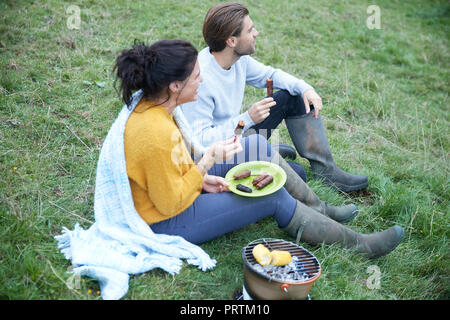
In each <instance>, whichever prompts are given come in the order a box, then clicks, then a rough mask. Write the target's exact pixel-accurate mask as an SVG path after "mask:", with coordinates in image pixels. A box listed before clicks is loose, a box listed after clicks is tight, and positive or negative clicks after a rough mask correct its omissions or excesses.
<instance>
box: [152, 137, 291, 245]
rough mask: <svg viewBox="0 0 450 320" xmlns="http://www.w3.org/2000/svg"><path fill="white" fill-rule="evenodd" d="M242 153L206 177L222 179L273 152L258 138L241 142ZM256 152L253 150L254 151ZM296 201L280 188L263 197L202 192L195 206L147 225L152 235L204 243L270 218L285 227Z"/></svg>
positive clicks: (213, 168)
mask: <svg viewBox="0 0 450 320" xmlns="http://www.w3.org/2000/svg"><path fill="white" fill-rule="evenodd" d="M242 145H243V149H244V150H243V151H242V152H241V153H240V154H238V155H236V156H235V158H234V161H230V163H222V164H215V165H214V166H213V167H212V168H211V170H209V172H208V174H211V175H216V176H221V177H225V175H226V173H227V172H228V171H229V170H230V169H231V168H233V167H234V166H236V165H237V164H239V163H242V162H247V161H255V160H259V161H270V159H271V157H272V149H271V146H270V144H269V143H268V142H267V140H266V139H265V138H264V137H262V136H260V135H251V136H249V137H245V138H244V139H243V140H242ZM255 150H256V151H255ZM296 206H297V201H296V200H295V199H294V198H293V197H292V196H291V195H290V194H289V193H288V192H287V191H286V189H284V188H281V189H280V190H278V191H277V192H275V193H273V194H270V195H268V196H264V197H256V198H249V197H242V196H239V195H236V194H234V193H231V192H221V193H202V194H200V195H199V196H198V197H197V199H195V201H194V203H193V204H192V205H191V206H190V207H189V208H187V209H186V210H185V211H183V212H182V213H180V214H178V215H177V216H175V217H173V218H170V219H168V220H164V221H161V222H158V223H154V224H152V225H150V228H151V229H152V230H153V232H155V233H164V234H170V235H179V236H182V237H183V238H184V239H186V240H187V241H189V242H191V243H196V244H199V243H203V242H206V241H208V240H211V239H214V238H217V237H219V236H221V235H223V234H226V233H228V232H231V231H234V230H238V229H240V228H243V227H245V226H246V225H249V224H250V223H254V222H256V221H258V220H261V219H263V218H266V217H273V218H274V219H275V220H276V221H277V223H278V226H279V227H280V228H282V227H285V226H287V225H288V223H289V222H290V221H291V219H292V216H293V215H294V211H295V208H296Z"/></svg>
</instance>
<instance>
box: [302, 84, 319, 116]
mask: <svg viewBox="0 0 450 320" xmlns="http://www.w3.org/2000/svg"><path fill="white" fill-rule="evenodd" d="M303 102H304V103H305V110H306V113H309V112H310V111H311V108H310V107H309V105H310V104H312V105H313V106H314V118H318V117H319V112H320V110H322V98H321V97H320V96H319V95H318V94H317V92H316V91H314V89H309V90H306V91H305V92H303Z"/></svg>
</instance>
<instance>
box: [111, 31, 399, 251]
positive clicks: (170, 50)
mask: <svg viewBox="0 0 450 320" xmlns="http://www.w3.org/2000/svg"><path fill="white" fill-rule="evenodd" d="M115 68H116V69H117V77H118V79H119V80H120V91H121V93H122V97H123V100H124V102H125V103H126V104H127V105H129V104H130V102H131V96H132V93H133V92H134V91H137V90H141V91H142V98H141V100H140V102H139V103H138V105H137V106H136V107H135V109H134V111H133V113H132V114H131V115H130V117H129V119H128V121H127V124H126V127H125V137H124V139H125V158H126V168H127V173H128V178H129V182H130V187H131V191H132V196H133V201H134V205H135V207H136V210H137V212H138V213H139V215H140V216H141V217H142V219H144V220H145V222H146V223H147V224H148V225H149V226H150V228H151V229H152V230H153V232H155V233H157V234H170V235H180V236H182V237H183V238H184V239H186V240H187V241H189V242H192V243H196V244H198V243H202V242H205V241H208V240H211V239H214V238H216V237H218V236H220V235H223V234H225V233H228V232H231V231H233V230H237V229H239V228H242V227H244V226H246V225H248V224H250V223H253V222H256V221H258V220H260V219H262V218H265V217H268V216H272V217H273V218H274V219H275V220H276V221H277V223H278V226H279V227H280V228H282V229H283V230H285V231H286V232H287V233H288V234H290V235H291V236H294V237H296V238H297V240H303V241H305V242H308V243H310V244H319V243H322V242H325V243H328V244H332V243H340V244H342V245H343V246H345V247H347V248H354V249H356V250H357V251H358V252H361V253H364V254H366V256H368V257H369V258H374V257H378V256H382V255H384V254H387V253H389V252H390V251H392V250H393V249H394V248H395V247H396V246H397V245H398V244H399V243H400V241H401V239H402V237H403V229H402V228H401V227H399V226H394V227H392V228H390V229H388V230H385V231H383V232H380V233H376V234H370V235H361V234H358V233H356V232H354V231H352V230H351V229H349V228H347V227H345V226H343V225H342V224H341V223H339V222H345V221H349V220H351V219H352V218H353V217H354V216H355V215H356V214H357V208H356V207H355V206H354V205H347V206H342V207H334V206H330V205H327V204H326V203H325V202H323V201H321V200H320V199H319V198H318V197H317V195H315V193H314V192H313V191H312V190H311V189H310V188H309V187H308V186H307V185H306V184H305V183H304V182H303V180H302V179H300V178H299V176H298V175H297V174H296V173H295V172H294V171H293V170H292V168H291V167H290V166H289V165H288V164H287V163H286V162H285V161H284V160H283V159H282V158H281V157H280V156H279V154H278V153H277V152H275V151H273V150H272V149H271V147H270V145H269V144H268V142H267V141H266V140H265V139H264V138H263V137H262V136H259V135H252V136H249V137H246V138H244V139H243V141H242V142H241V141H239V140H237V141H234V140H233V139H230V140H226V141H221V142H217V143H215V144H213V145H212V146H211V147H210V148H209V149H208V150H207V151H206V153H205V154H204V155H203V157H202V158H201V159H200V161H199V162H198V163H194V162H193V160H192V159H191V157H190V155H189V152H188V151H187V149H186V147H185V145H184V143H183V138H182V136H181V133H180V131H179V129H178V127H177V126H176V123H175V122H174V119H173V115H172V113H173V111H174V110H175V108H176V107H177V106H178V105H180V104H183V103H186V102H189V101H194V100H196V99H197V89H198V87H199V85H200V83H201V81H202V77H201V74H200V70H199V65H198V62H197V50H196V49H195V48H194V47H193V46H192V45H191V44H190V43H188V42H186V41H182V40H162V41H157V42H155V43H154V44H152V45H151V46H146V45H143V44H135V45H134V46H133V48H132V49H130V50H124V51H123V52H122V53H121V55H120V56H119V57H118V58H117V61H116V65H115ZM255 146H257V147H255ZM250 150H268V152H267V153H264V152H259V153H257V154H251V152H250ZM252 157H253V159H251V158H252ZM239 159H243V160H244V161H249V160H264V161H271V162H276V163H278V164H279V165H280V166H281V167H282V168H283V169H284V170H285V171H286V173H287V177H288V178H287V182H286V185H285V187H283V188H281V189H280V190H278V191H277V192H275V193H273V194H271V195H268V196H264V197H257V198H247V197H241V196H238V195H236V194H233V193H231V192H228V191H229V190H228V183H227V182H226V181H225V179H224V176H225V174H226V173H227V172H228V170H230V169H231V168H232V167H233V166H235V165H237V164H238V163H239V162H240V161H242V160H239ZM226 160H227V163H223V162H224V161H226ZM230 160H232V161H230ZM230 162H231V163H230Z"/></svg>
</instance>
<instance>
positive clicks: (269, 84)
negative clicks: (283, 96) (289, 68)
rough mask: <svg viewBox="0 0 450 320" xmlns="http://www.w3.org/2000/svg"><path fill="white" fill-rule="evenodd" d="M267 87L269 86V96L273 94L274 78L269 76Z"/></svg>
mask: <svg viewBox="0 0 450 320" xmlns="http://www.w3.org/2000/svg"><path fill="white" fill-rule="evenodd" d="M266 87H267V96H269V97H271V96H273V80H272V79H270V78H267V80H266Z"/></svg>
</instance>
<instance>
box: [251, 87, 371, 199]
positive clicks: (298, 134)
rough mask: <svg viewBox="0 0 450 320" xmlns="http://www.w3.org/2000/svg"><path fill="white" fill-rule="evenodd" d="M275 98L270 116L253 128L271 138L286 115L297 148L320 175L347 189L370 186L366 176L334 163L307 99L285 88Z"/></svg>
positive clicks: (326, 181)
mask: <svg viewBox="0 0 450 320" xmlns="http://www.w3.org/2000/svg"><path fill="white" fill-rule="evenodd" d="M273 98H274V100H275V101H276V102H277V104H276V106H274V107H272V108H271V109H270V115H269V117H267V118H266V119H265V120H264V121H263V122H261V123H259V124H256V125H255V126H253V127H252V128H250V130H251V129H254V130H255V131H256V132H257V133H258V132H259V133H260V134H264V133H265V132H267V138H269V137H270V135H271V130H273V129H275V128H276V126H278V125H279V124H280V122H281V121H282V120H283V119H285V121H286V126H287V128H288V131H289V135H290V136H291V139H292V142H293V143H294V146H295V148H296V149H297V152H298V153H299V154H300V155H301V156H302V157H304V158H306V159H308V161H309V163H310V164H311V168H312V170H313V172H314V175H315V176H316V177H318V178H321V179H323V180H324V182H325V183H327V184H329V185H331V186H333V187H336V188H337V189H339V190H342V191H344V192H351V191H356V190H360V189H364V188H366V187H367V185H368V182H367V177H366V176H364V175H353V174H349V173H347V172H344V171H343V170H341V169H340V168H339V167H338V166H337V165H336V164H335V163H334V160H333V156H332V154H331V149H330V145H329V143H328V139H327V136H326V132H325V128H324V126H323V123H322V119H321V117H320V115H319V118H318V119H316V118H314V117H313V112H310V113H309V114H306V110H305V105H304V103H303V99H301V98H300V97H298V96H291V95H290V94H289V92H287V91H285V90H279V91H277V92H275V93H274V95H273ZM263 129H264V130H263Z"/></svg>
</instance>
